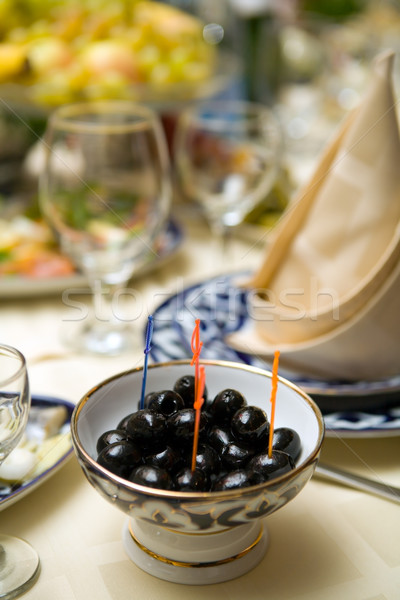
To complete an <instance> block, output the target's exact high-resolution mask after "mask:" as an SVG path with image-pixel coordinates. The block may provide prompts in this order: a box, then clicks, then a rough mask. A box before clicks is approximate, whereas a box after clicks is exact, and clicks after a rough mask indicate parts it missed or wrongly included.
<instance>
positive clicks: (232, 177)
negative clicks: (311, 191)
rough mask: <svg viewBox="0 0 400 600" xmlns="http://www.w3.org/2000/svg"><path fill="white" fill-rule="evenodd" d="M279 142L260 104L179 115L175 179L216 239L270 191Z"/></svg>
mask: <svg viewBox="0 0 400 600" xmlns="http://www.w3.org/2000/svg"><path fill="white" fill-rule="evenodd" d="M281 144H282V135H281V129H280V126H279V123H278V121H277V119H276V118H275V115H274V113H273V112H272V111H271V110H270V109H269V108H268V107H267V106H264V105H261V104H257V103H253V102H246V101H242V100H227V101H223V100H218V101H209V102H205V103H200V104H197V105H194V106H192V107H190V108H189V109H187V110H186V111H185V112H183V113H182V114H181V116H180V118H179V120H178V123H177V130H176V137H175V160H176V166H177V175H178V181H179V183H180V187H181V189H182V192H183V194H184V197H187V198H189V199H191V200H194V201H195V202H197V203H198V204H199V205H200V206H201V207H202V208H203V210H204V213H205V216H206V218H207V219H208V222H209V224H210V226H211V229H212V231H213V232H214V233H215V234H217V235H218V236H219V237H220V238H221V237H222V238H223V237H224V236H225V235H226V233H227V231H228V230H229V228H231V227H234V226H235V225H238V224H240V223H241V222H242V221H243V219H244V217H245V216H246V215H247V214H248V213H249V212H250V211H251V210H252V209H253V208H254V207H255V206H256V205H257V204H258V203H259V202H260V201H262V200H263V199H264V198H265V197H266V196H267V194H268V193H269V192H270V190H271V188H272V186H273V183H274V181H275V178H276V176H277V173H278V167H279V164H280V152H281Z"/></svg>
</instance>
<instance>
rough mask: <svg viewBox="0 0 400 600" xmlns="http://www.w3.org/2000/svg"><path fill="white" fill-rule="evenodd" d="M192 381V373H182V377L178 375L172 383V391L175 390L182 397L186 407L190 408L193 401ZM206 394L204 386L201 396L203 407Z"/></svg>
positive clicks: (193, 380) (193, 381)
mask: <svg viewBox="0 0 400 600" xmlns="http://www.w3.org/2000/svg"><path fill="white" fill-rule="evenodd" d="M194 383H195V377H194V375H183V376H182V377H180V378H179V379H177V380H176V382H175V385H174V392H177V393H178V394H179V395H180V396H181V397H182V398H183V401H184V403H185V407H186V408H192V407H193V403H194V401H195V397H194ZM207 396H208V394H207V387H205V388H204V392H203V398H204V404H203V406H204V407H205V405H206V402H207Z"/></svg>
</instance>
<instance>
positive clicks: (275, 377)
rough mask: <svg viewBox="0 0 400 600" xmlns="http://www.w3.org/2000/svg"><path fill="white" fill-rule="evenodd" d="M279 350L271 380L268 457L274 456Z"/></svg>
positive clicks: (273, 365) (273, 364) (276, 353)
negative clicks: (273, 441) (273, 442)
mask: <svg viewBox="0 0 400 600" xmlns="http://www.w3.org/2000/svg"><path fill="white" fill-rule="evenodd" d="M279 354H280V352H279V350H276V351H275V353H274V362H273V363H272V378H271V397H270V402H271V418H270V423H269V440H268V456H269V458H271V456H272V439H273V437H274V422H275V404H276V391H277V389H278V365H279Z"/></svg>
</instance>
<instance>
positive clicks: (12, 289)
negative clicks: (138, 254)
mask: <svg viewBox="0 0 400 600" xmlns="http://www.w3.org/2000/svg"><path fill="white" fill-rule="evenodd" d="M183 236H184V234H183V230H182V228H181V226H180V225H179V224H178V223H177V222H176V221H174V220H170V221H169V223H168V225H167V227H166V229H165V231H163V232H162V233H161V234H160V236H159V239H158V240H157V242H156V247H155V253H149V257H148V259H147V260H146V261H145V262H143V263H142V265H141V266H140V267H139V268H138V270H137V272H136V275H144V274H145V273H147V272H150V271H151V270H153V269H155V268H158V267H159V266H160V265H161V264H163V263H164V262H165V261H166V260H168V259H169V258H172V256H173V255H174V254H175V252H177V250H178V249H179V247H180V245H181V244H182V241H183ZM87 285H88V284H87V280H86V277H85V276H84V275H83V274H81V273H79V272H75V273H72V274H70V275H66V276H60V277H58V276H51V277H28V276H23V275H0V299H3V298H24V297H33V296H49V295H56V294H59V293H61V292H63V291H64V290H66V289H68V288H72V287H79V288H82V287H87Z"/></svg>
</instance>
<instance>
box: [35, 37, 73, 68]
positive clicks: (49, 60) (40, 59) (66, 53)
mask: <svg viewBox="0 0 400 600" xmlns="http://www.w3.org/2000/svg"><path fill="white" fill-rule="evenodd" d="M27 57H28V61H29V65H30V68H31V69H32V71H33V73H34V74H36V75H43V74H47V73H49V72H50V71H54V70H56V69H59V68H61V67H65V66H67V65H68V64H69V63H70V62H71V61H72V58H73V55H72V52H71V50H70V48H69V46H68V44H67V43H66V42H64V41H63V40H61V39H58V38H56V37H43V38H38V39H36V40H34V41H33V42H31V43H30V44H29V45H28V50H27Z"/></svg>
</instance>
